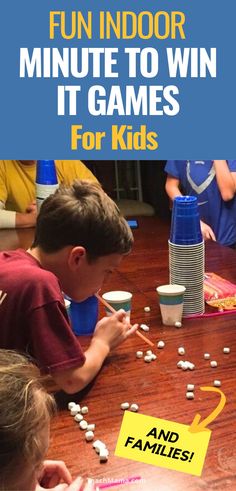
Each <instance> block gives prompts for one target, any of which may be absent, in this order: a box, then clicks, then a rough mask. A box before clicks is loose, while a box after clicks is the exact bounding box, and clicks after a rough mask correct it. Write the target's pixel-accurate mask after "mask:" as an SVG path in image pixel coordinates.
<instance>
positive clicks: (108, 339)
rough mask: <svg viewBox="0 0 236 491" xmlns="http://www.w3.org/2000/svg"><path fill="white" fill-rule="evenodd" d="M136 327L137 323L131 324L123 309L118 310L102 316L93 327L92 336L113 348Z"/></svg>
mask: <svg viewBox="0 0 236 491" xmlns="http://www.w3.org/2000/svg"><path fill="white" fill-rule="evenodd" d="M137 329H138V324H134V325H133V326H131V325H130V323H129V318H127V314H126V312H125V311H124V310H118V311H117V312H116V313H115V314H113V315H111V316H110V317H103V319H101V320H100V321H99V322H98V323H97V325H96V328H95V331H94V336H93V338H97V339H99V340H101V341H103V342H104V343H105V344H106V345H107V346H108V348H109V350H111V349H113V348H115V347H116V346H118V345H119V344H120V343H122V342H123V341H124V340H125V339H126V338H128V337H129V336H131V334H133V333H134V332H135V331H136V330H137Z"/></svg>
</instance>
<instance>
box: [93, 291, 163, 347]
mask: <svg viewBox="0 0 236 491" xmlns="http://www.w3.org/2000/svg"><path fill="white" fill-rule="evenodd" d="M96 297H97V298H98V300H99V301H100V302H101V303H102V304H103V305H104V306H105V307H106V308H107V309H108V310H110V312H112V314H115V313H116V310H115V309H114V308H113V307H112V306H111V305H110V304H109V303H108V302H107V301H106V300H105V299H104V298H102V297H100V295H99V293H96ZM135 334H137V336H139V337H140V338H141V339H142V340H143V341H145V343H147V344H149V346H154V343H152V341H149V339H147V338H146V336H144V335H143V334H141V332H139V331H135Z"/></svg>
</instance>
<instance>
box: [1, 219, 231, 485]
mask: <svg viewBox="0 0 236 491" xmlns="http://www.w3.org/2000/svg"><path fill="white" fill-rule="evenodd" d="M138 221H139V228H138V229H137V230H135V231H134V237H135V245H134V248H133V251H132V253H131V254H130V255H129V256H128V257H125V258H124V260H123V262H122V264H121V266H120V267H119V271H116V272H115V273H114V274H112V275H111V276H110V277H109V279H108V280H107V282H106V284H104V287H103V291H102V292H101V293H104V292H105V291H108V290H111V289H121V290H128V291H131V292H132V293H133V299H132V315H131V321H132V323H134V322H139V323H142V322H143V323H146V324H148V325H149V326H150V331H149V333H145V335H146V336H147V337H148V338H149V339H150V340H152V341H153V342H154V343H155V346H156V343H157V341H159V340H163V341H164V342H165V348H164V349H162V350H158V349H157V348H156V347H155V348H153V351H154V352H155V354H157V360H156V361H153V362H152V363H145V362H144V361H143V360H142V359H136V357H135V353H136V351H137V350H143V351H145V350H147V349H148V346H147V345H146V344H145V343H144V342H142V340H141V339H139V338H138V337H137V336H135V335H134V336H132V338H131V339H128V340H127V341H126V342H125V343H123V344H122V345H121V346H119V347H118V348H117V349H116V350H114V351H113V353H112V354H110V356H109V357H108V358H107V360H106V362H105V363H104V365H103V367H102V369H101V371H100V373H99V374H98V376H97V377H96V379H95V380H94V381H93V382H92V383H91V384H90V385H89V386H88V387H87V388H86V389H85V390H84V391H82V392H81V393H78V394H76V395H74V396H67V395H65V394H63V393H58V394H57V396H56V398H57V402H58V407H59V409H58V414H57V416H56V417H55V419H54V420H53V421H52V425H51V444H50V449H49V453H48V457H50V458H54V459H63V460H64V461H65V462H66V464H67V466H68V467H69V469H70V471H71V472H72V475H73V477H76V475H78V474H81V475H83V476H89V477H92V478H93V479H95V481H96V482H97V485H99V481H100V482H106V481H107V482H108V481H112V480H115V479H124V480H125V479H126V478H127V477H128V476H141V477H142V481H141V482H139V483H138V482H137V483H133V484H128V485H118V486H117V487H114V489H117V490H122V489H127V490H129V491H131V490H133V491H139V490H143V491H152V490H154V491H156V490H158V491H167V490H168V491H172V490H173V491H183V490H196V491H198V490H199V491H200V490H212V489H214V490H220V491H222V490H236V448H235V441H236V437H235V434H236V391H235V380H236V359H235V355H236V314H232V315H227V316H226V315H225V316H220V317H214V318H208V319H196V320H184V321H183V327H182V328H179V329H177V328H175V327H167V326H163V325H162V323H161V317H160V312H159V307H158V300H157V294H156V291H155V289H156V287H157V286H159V285H161V284H164V283H168V247H167V240H168V234H169V227H168V225H166V224H162V223H161V222H160V221H159V220H158V219H157V218H156V217H151V218H149V217H148V218H138ZM32 235H33V231H32V230H31V231H30V230H27V231H26V230H25V231H23V230H22V231H20V232H15V231H1V232H0V244H1V246H0V247H1V249H3V248H4V249H6V248H15V247H18V246H22V247H24V248H27V247H28V246H29V245H30V243H31V241H32ZM206 271H213V272H215V273H218V274H220V275H222V276H224V277H225V278H227V279H229V280H230V281H232V282H235V283H236V251H234V250H231V249H229V248H227V247H223V246H220V245H218V244H215V243H212V242H209V243H207V244H206ZM145 306H150V308H151V311H150V313H145V312H144V307H145ZM207 309H208V311H210V307H207ZM104 313H105V311H104V308H103V306H100V316H103V315H104ZM80 340H81V344H82V346H83V347H84V348H86V346H87V345H88V343H89V338H88V337H81V338H80ZM179 346H184V347H185V350H186V355H185V359H187V360H189V361H192V362H193V363H194V364H195V365H196V369H195V370H194V371H185V372H184V371H182V370H179V369H178V368H177V366H176V364H177V362H178V361H179V360H180V358H181V357H180V356H179V355H178V353H177V350H178V347H179ZM224 346H229V347H230V348H231V352H230V354H229V355H225V354H223V347H224ZM205 352H209V353H210V354H211V359H215V360H217V362H218V367H217V368H211V367H210V364H209V361H207V360H204V358H203V354H204V353H205ZM214 379H219V380H221V382H222V386H221V389H222V391H223V392H224V394H225V395H226V398H227V402H226V406H225V408H224V410H223V411H222V413H221V414H220V415H219V416H218V418H217V419H216V420H215V421H214V422H212V423H211V425H210V429H211V430H212V435H211V440H210V444H209V448H208V452H207V456H206V459H205V464H204V468H203V472H202V476H201V477H196V476H192V475H188V474H184V473H181V472H177V471H173V470H168V469H165V468H161V467H155V466H151V465H148V464H142V463H140V462H135V461H133V460H128V459H123V458H119V457H116V456H114V451H115V447H116V442H117V438H118V435H119V430H120V426H121V422H122V417H123V411H122V410H121V409H120V404H121V402H125V401H128V402H130V403H132V402H134V403H137V404H138V405H139V412H140V413H142V414H145V415H150V416H153V417H157V418H162V419H166V420H170V421H176V422H179V423H183V424H186V425H190V424H191V422H192V420H193V418H194V416H195V414H196V413H197V412H199V413H201V415H202V417H206V416H208V415H209V414H210V413H211V412H212V411H213V409H214V408H215V407H216V406H217V404H218V402H219V396H218V395H217V394H214V393H207V392H202V391H200V389H199V387H200V386H207V385H209V386H212V385H213V381H214ZM187 383H193V384H195V399H194V400H186V397H185V393H186V384H187ZM69 400H74V401H75V402H79V403H80V404H82V405H87V406H88V408H89V413H88V416H87V418H86V419H87V420H88V421H89V423H95V424H96V429H95V438H96V439H100V440H102V441H104V442H105V443H106V445H107V447H108V449H109V451H110V456H109V460H108V462H107V463H103V464H100V462H99V458H98V456H97V454H96V453H95V451H94V450H93V448H92V444H91V443H87V442H86V441H85V437H84V432H83V431H82V430H80V429H79V426H78V423H76V422H75V421H74V419H73V417H71V416H70V413H69V411H68V410H67V403H68V402H69Z"/></svg>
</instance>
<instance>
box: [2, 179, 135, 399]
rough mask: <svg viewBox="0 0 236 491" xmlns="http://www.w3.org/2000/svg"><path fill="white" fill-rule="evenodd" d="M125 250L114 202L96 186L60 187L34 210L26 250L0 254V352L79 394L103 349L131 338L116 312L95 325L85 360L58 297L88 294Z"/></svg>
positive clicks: (126, 232) (128, 238)
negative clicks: (1, 296) (32, 363)
mask: <svg viewBox="0 0 236 491" xmlns="http://www.w3.org/2000/svg"><path fill="white" fill-rule="evenodd" d="M132 243H133V237H132V233H131V231H130V228H129V226H128V225H127V223H126V221H125V219H124V218H123V217H122V216H121V215H120V212H119V210H118V208H117V206H116V205H115V203H114V202H113V201H112V200H111V199H110V198H109V197H108V196H107V195H106V194H105V193H104V192H103V190H102V189H101V188H100V186H99V185H98V184H96V183H91V182H88V181H75V182H74V184H73V185H72V186H71V187H60V189H59V190H57V192H56V193H55V194H53V195H51V196H50V197H49V198H47V199H46V200H45V201H44V203H43V204H42V206H41V210H40V213H39V215H38V219H37V224H36V235H35V240H34V243H33V245H32V248H31V249H30V250H28V251H27V252H26V251H23V250H20V249H18V250H16V251H5V252H2V253H1V254H0V285H1V290H2V291H4V292H6V293H7V297H6V299H5V300H4V302H3V304H2V305H1V308H0V347H1V348H6V349H16V350H18V351H19V350H20V351H24V352H27V353H29V354H30V355H31V356H32V357H33V358H35V359H36V361H37V363H38V365H39V367H40V369H41V371H42V372H43V373H47V374H51V375H52V377H53V379H54V381H55V382H56V383H57V385H58V386H59V387H60V388H61V389H63V390H64V391H65V392H67V393H74V392H77V391H79V390H81V389H82V388H83V387H85V386H86V385H87V384H88V383H89V382H90V381H91V380H92V379H93V378H94V376H95V375H96V374H97V373H98V371H99V370H100V368H101V366H102V363H103V361H104V359H105V358H106V356H107V355H108V353H109V352H110V350H111V349H112V348H114V347H115V346H117V345H119V344H120V343H121V342H122V341H124V340H125V339H126V338H127V337H128V336H130V335H131V334H133V332H135V330H136V329H137V325H135V326H133V327H132V328H130V325H129V324H128V323H127V322H126V314H125V312H124V311H122V310H120V311H118V312H117V313H116V314H114V315H112V316H111V317H105V318H103V319H101V320H100V321H99V322H98V323H97V325H96V328H95V331H94V335H93V337H92V339H91V343H90V346H89V347H88V349H87V350H86V352H85V353H83V352H82V349H81V346H80V343H79V341H78V339H77V338H76V336H75V335H74V334H73V332H72V330H71V327H70V323H69V320H68V316H67V313H66V309H65V305H64V299H63V294H62V291H63V292H64V293H66V294H67V295H68V296H69V297H71V298H73V300H75V301H77V302H80V301H82V300H85V299H86V298H88V297H89V296H91V295H94V294H95V293H96V292H97V291H98V290H99V289H100V288H101V286H102V284H103V281H104V278H105V276H106V275H107V274H108V273H110V272H112V271H113V270H114V269H115V268H116V267H118V266H119V264H120V262H121V259H122V256H123V255H124V254H128V253H129V252H130V250H131V247H132Z"/></svg>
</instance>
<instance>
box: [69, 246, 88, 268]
mask: <svg viewBox="0 0 236 491" xmlns="http://www.w3.org/2000/svg"><path fill="white" fill-rule="evenodd" d="M85 257H86V249H85V248H84V247H82V246H76V247H73V248H72V249H71V250H70V253H69V256H68V266H69V268H70V269H71V270H72V271H73V270H76V269H77V268H78V266H79V264H80V262H81V260H83V259H85Z"/></svg>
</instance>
